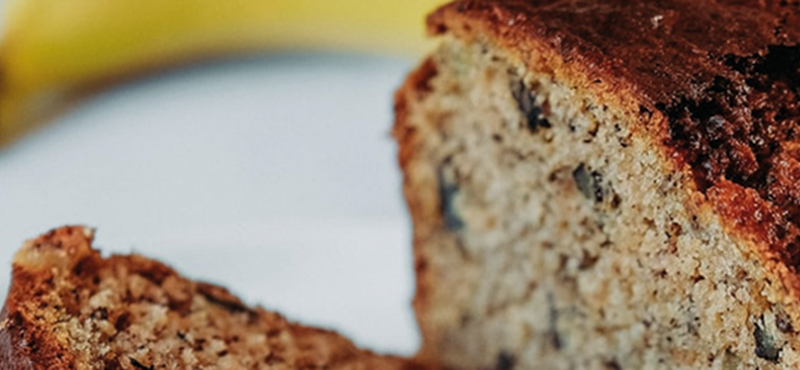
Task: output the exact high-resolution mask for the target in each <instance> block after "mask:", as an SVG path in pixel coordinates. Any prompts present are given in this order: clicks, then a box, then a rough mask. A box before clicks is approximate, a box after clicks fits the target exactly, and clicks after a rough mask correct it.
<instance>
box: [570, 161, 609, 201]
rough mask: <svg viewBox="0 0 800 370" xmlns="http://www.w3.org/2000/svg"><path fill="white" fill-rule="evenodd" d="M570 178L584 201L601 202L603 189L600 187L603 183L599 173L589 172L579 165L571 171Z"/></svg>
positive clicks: (582, 165)
mask: <svg viewBox="0 0 800 370" xmlns="http://www.w3.org/2000/svg"><path fill="white" fill-rule="evenodd" d="M572 178H573V179H574V180H575V184H577V185H578V189H580V191H581V193H583V195H584V196H585V197H586V199H589V200H594V201H595V202H597V203H601V202H602V201H603V188H602V187H601V186H600V184H602V182H603V176H602V175H600V173H599V172H597V171H592V172H589V171H588V170H587V169H586V166H585V165H584V164H583V163H581V164H580V166H578V168H576V169H575V170H574V171H572Z"/></svg>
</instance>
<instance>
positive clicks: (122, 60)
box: [0, 0, 444, 147]
mask: <svg viewBox="0 0 800 370" xmlns="http://www.w3.org/2000/svg"><path fill="white" fill-rule="evenodd" d="M443 2H444V0H114V1H109V0H70V1H63V0H6V1H5V2H4V5H5V6H4V9H3V12H2V15H3V17H4V22H3V30H2V32H3V33H2V39H0V147H3V146H5V145H6V144H9V143H10V142H12V141H13V140H15V139H17V138H18V137H20V136H21V135H22V134H25V133H27V132H30V131H31V130H32V129H33V128H35V127H36V126H37V125H38V124H40V123H42V122H44V121H45V120H46V119H47V118H49V117H51V116H52V115H54V114H56V113H58V112H59V111H62V110H63V109H64V108H66V107H68V106H69V105H71V104H73V103H75V102H76V101H78V100H80V99H81V98H82V97H85V96H88V95H90V93H91V92H94V91H97V90H98V89H100V88H102V87H105V86H108V85H109V84H110V83H111V82H115V81H121V80H125V79H129V78H131V77H135V76H139V75H142V74H145V73H148V72H152V71H156V70H159V69H164V68H172V67H176V66H180V65H183V64H187V63H191V62H196V61H202V60H206V59H209V58H220V57H228V56H235V55H242V54H252V53H264V52H271V51H285V50H298V49H300V50H304V49H311V50H345V51H358V52H367V53H382V54H385V53H389V54H394V55H406V56H412V55H418V54H420V53H421V52H422V51H424V50H425V49H426V48H427V47H429V45H427V43H426V41H425V38H424V27H423V21H424V17H425V14H427V13H428V12H429V11H431V10H432V9H434V8H435V7H436V6H438V5H440V4H441V3H443Z"/></svg>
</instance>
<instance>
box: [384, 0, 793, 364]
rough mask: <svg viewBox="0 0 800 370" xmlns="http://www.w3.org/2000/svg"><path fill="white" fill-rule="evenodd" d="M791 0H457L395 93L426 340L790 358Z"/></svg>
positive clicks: (593, 355) (536, 350) (462, 355)
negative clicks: (434, 42) (436, 41)
mask: <svg viewBox="0 0 800 370" xmlns="http://www.w3.org/2000/svg"><path fill="white" fill-rule="evenodd" d="M799 7H800V5H798V1H797V0H781V1H778V0H762V1H756V0H717V1H712V0H664V1H645V0H625V1H623V0H594V1H582V0H581V1H556V0H463V1H456V2H455V3H452V4H450V5H447V6H445V7H444V8H442V9H440V10H438V11H437V12H435V13H434V14H432V15H431V16H430V17H429V19H428V28H429V30H430V33H431V34H433V35H436V36H438V37H440V38H441V40H442V43H441V46H440V47H439V48H438V50H437V51H435V52H434V53H433V54H432V55H430V56H429V57H428V58H427V59H426V60H425V61H424V62H423V63H422V64H421V65H420V66H419V68H418V69H417V70H416V71H415V72H413V73H412V74H411V76H410V77H409V78H408V80H407V82H406V83H405V84H404V85H403V87H402V88H401V89H400V90H399V92H398V93H397V95H396V104H395V107H396V123H395V129H394V135H395V137H396V139H397V140H398V142H399V152H400V153H399V160H400V165H401V167H402V168H403V171H404V174H405V180H404V181H405V183H404V192H405V196H406V198H407V202H408V206H409V209H410V212H411V215H412V218H413V223H414V243H415V261H416V262H415V263H416V274H417V278H418V282H417V293H416V298H415V302H414V305H415V310H416V313H417V316H418V320H419V323H420V326H421V330H422V333H423V347H422V351H421V356H422V358H425V359H430V360H434V361H438V362H441V363H442V364H444V365H447V366H452V367H458V368H461V369H498V370H510V369H608V370H617V369H631V370H633V369H705V368H713V369H725V370H729V369H730V370H733V369H790V368H800V337H799V336H798V330H800V321H799V320H800V275H798V268H800V125H798V119H799V118H800V100H798V94H799V93H800V71H799V70H798V69H799V68H800V47H799V46H798V41H800V17H798V8H799Z"/></svg>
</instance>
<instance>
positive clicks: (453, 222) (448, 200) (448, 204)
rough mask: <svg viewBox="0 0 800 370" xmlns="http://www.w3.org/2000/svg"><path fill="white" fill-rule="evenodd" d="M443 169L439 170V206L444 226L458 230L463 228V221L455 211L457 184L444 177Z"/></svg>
mask: <svg viewBox="0 0 800 370" xmlns="http://www.w3.org/2000/svg"><path fill="white" fill-rule="evenodd" d="M443 172H444V171H443V170H439V173H438V176H437V177H438V178H439V208H440V211H441V212H442V217H443V218H444V226H445V227H446V228H447V229H448V230H450V231H459V230H461V229H462V228H464V221H463V220H462V219H461V217H460V216H459V215H458V212H457V211H456V205H455V198H456V196H457V195H458V192H459V188H458V185H457V184H455V183H452V182H450V181H448V180H447V179H446V178H445V175H444V173H443Z"/></svg>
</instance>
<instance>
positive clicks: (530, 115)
mask: <svg viewBox="0 0 800 370" xmlns="http://www.w3.org/2000/svg"><path fill="white" fill-rule="evenodd" d="M511 95H513V96H514V99H515V100H516V101H517V105H518V106H519V109H520V111H522V114H523V115H524V116H525V120H526V121H527V124H528V129H529V130H530V131H531V132H536V130H537V129H539V127H543V128H550V127H551V125H550V121H548V120H547V118H545V117H544V111H543V110H542V107H540V106H538V105H536V96H534V95H533V92H532V91H531V89H530V88H529V87H528V86H527V85H526V84H525V83H524V82H523V81H522V80H516V81H514V82H512V83H511Z"/></svg>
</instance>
